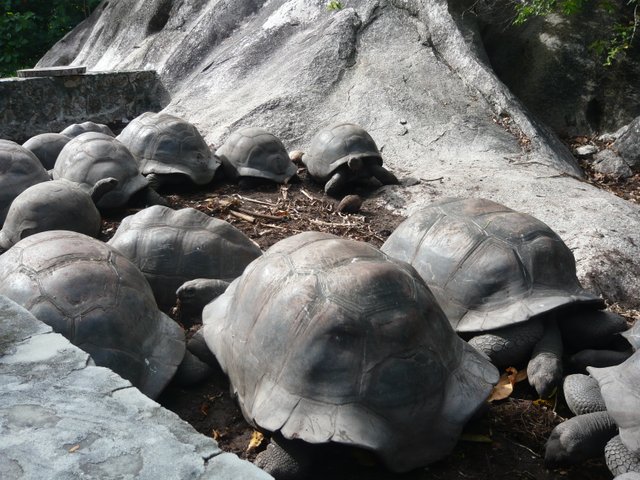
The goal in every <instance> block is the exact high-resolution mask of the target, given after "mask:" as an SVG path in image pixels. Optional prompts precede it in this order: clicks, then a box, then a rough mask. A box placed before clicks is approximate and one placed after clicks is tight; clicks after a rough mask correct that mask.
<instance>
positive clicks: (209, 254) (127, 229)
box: [109, 205, 262, 310]
mask: <svg viewBox="0 0 640 480" xmlns="http://www.w3.org/2000/svg"><path fill="white" fill-rule="evenodd" d="M109 245H111V246H113V247H115V248H117V249H118V251H120V252H122V254H123V255H125V256H126V257H127V258H128V259H129V260H131V261H132V262H133V263H134V264H135V265H137V266H138V268H140V270H141V271H142V273H144V275H145V276H146V277H147V280H148V281H149V283H150V284H151V288H152V290H153V292H154V295H155V298H156V301H157V302H158V305H159V306H160V308H161V309H163V310H167V309H169V308H170V307H172V306H173V305H174V304H175V303H176V290H177V289H178V287H180V286H181V285H182V284H183V283H185V282H186V281H188V280H193V279H198V278H208V279H218V280H223V281H226V282H230V281H231V280H233V279H235V278H236V277H238V276H239V275H240V274H242V272H243V271H244V269H245V267H246V266H247V265H248V264H249V263H250V262H251V261H253V260H254V259H256V258H257V257H259V256H260V255H262V251H261V250H260V248H259V247H258V246H257V245H256V244H255V243H254V242H253V241H252V240H251V239H249V238H248V237H247V236H246V235H245V234H243V233H242V232H241V231H240V230H238V229H237V228H235V227H234V226H233V225H231V224H230V223H227V222H225V221H224V220H219V219H217V218H212V217H209V216H208V215H206V214H204V213H202V212H199V211H198V210H195V209H193V208H183V209H181V210H173V209H171V208H168V207H163V206H160V205H156V206H153V207H149V208H145V209H144V210H141V211H140V212H138V213H136V214H135V215H130V216H128V217H126V218H125V219H124V220H122V222H121V224H120V226H119V227H118V229H117V230H116V233H115V235H114V236H113V238H112V239H111V240H109Z"/></svg>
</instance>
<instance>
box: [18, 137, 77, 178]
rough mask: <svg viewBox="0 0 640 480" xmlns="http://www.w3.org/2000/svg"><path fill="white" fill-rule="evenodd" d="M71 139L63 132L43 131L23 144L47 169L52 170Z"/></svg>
mask: <svg viewBox="0 0 640 480" xmlns="http://www.w3.org/2000/svg"><path fill="white" fill-rule="evenodd" d="M69 140H71V139H70V138H69V137H67V136H66V135H62V134H61V133H41V134H40V135H35V136H33V137H31V138H30V139H29V140H27V141H26V142H24V143H23V144H22V146H23V147H24V148H26V149H27V150H31V151H32V152H33V154H34V155H35V156H36V157H38V160H40V163H41V164H42V166H43V167H44V168H45V169H47V170H51V169H52V168H53V166H54V165H55V164H56V160H57V159H58V155H60V152H61V151H62V149H63V148H64V146H65V145H66V144H67V143H69Z"/></svg>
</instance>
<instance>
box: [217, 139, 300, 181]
mask: <svg viewBox="0 0 640 480" xmlns="http://www.w3.org/2000/svg"><path fill="white" fill-rule="evenodd" d="M216 156H218V157H219V158H220V160H221V161H222V166H223V168H224V172H225V174H226V175H227V176H229V177H230V178H232V179H237V178H238V177H257V178H266V179H267V180H272V181H274V182H277V183H286V182H287V181H288V180H289V179H290V178H291V177H292V176H293V175H294V174H295V173H296V171H297V168H296V166H295V165H294V164H293V162H292V161H291V159H290V158H289V154H288V153H287V149H286V148H285V146H284V145H283V144H282V142H281V141H280V139H279V138H278V137H276V136H275V135H272V134H271V133H269V132H267V131H266V130H264V129H262V128H258V127H247V128H242V129H240V130H236V131H235V132H234V133H232V134H231V135H230V136H229V138H228V139H227V141H226V142H224V144H222V146H221V147H220V148H219V149H218V150H217V151H216Z"/></svg>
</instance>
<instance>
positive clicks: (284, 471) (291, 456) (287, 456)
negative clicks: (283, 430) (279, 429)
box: [254, 434, 312, 480]
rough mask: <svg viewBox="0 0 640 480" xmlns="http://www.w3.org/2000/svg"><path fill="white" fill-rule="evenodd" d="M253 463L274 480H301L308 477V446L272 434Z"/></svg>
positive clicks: (309, 458)
mask: <svg viewBox="0 0 640 480" xmlns="http://www.w3.org/2000/svg"><path fill="white" fill-rule="evenodd" d="M254 463H255V464H256V466H258V467H259V468H261V469H262V470H264V471H265V472H267V473H268V474H269V475H271V476H272V477H274V478H275V479H276V480H302V479H304V478H308V477H309V475H310V473H311V465H312V460H311V455H310V451H309V445H307V444H304V442H302V441H300V440H298V441H296V440H287V439H285V438H283V437H282V436H281V435H277V434H274V436H273V437H272V438H271V441H270V442H269V445H267V448H266V450H264V451H263V452H260V453H259V454H258V456H257V457H256V459H255V462H254Z"/></svg>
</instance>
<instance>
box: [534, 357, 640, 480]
mask: <svg viewBox="0 0 640 480" xmlns="http://www.w3.org/2000/svg"><path fill="white" fill-rule="evenodd" d="M587 370H588V372H589V374H590V376H587V375H582V374H575V375H569V376H568V377H567V378H565V381H564V392H565V398H566V400H567V405H568V406H569V408H570V409H571V411H572V412H573V413H574V414H576V416H575V417H572V418H570V419H569V420H567V421H565V422H563V423H561V424H560V425H558V426H557V427H556V428H555V429H554V430H553V432H552V433H551V435H550V437H549V440H548V441H547V446H546V451H545V464H546V465H547V466H548V467H558V466H566V465H571V464H575V463H579V462H582V461H584V460H586V459H588V458H592V457H599V456H602V454H603V453H604V456H605V460H606V462H607V466H608V467H609V470H611V473H612V474H614V475H623V474H627V473H635V474H640V352H638V351H636V352H635V353H634V354H633V355H632V356H631V357H630V358H628V359H627V360H625V361H624V362H623V363H621V364H620V365H616V366H612V367H607V368H593V367H589V368H588V369H587ZM616 478H617V477H616Z"/></svg>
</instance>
